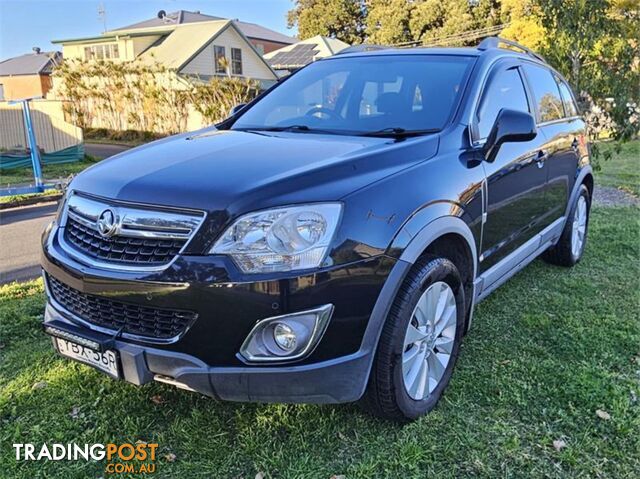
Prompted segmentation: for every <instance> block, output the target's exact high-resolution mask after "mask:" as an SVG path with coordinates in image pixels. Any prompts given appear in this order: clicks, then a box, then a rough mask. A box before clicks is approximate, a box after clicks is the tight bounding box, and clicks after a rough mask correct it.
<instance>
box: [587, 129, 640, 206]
mask: <svg viewBox="0 0 640 479" xmlns="http://www.w3.org/2000/svg"><path fill="white" fill-rule="evenodd" d="M602 148H603V149H604V150H606V149H608V148H611V146H610V145H608V144H606V143H605V144H603V146H602ZM600 165H601V169H600V171H597V172H596V184H598V185H601V186H613V187H617V188H620V189H622V190H624V191H626V192H627V193H631V194H633V195H635V196H640V141H631V142H629V143H626V144H624V145H622V151H621V152H620V154H618V155H614V157H613V158H612V159H611V160H609V161H601V162H600Z"/></svg>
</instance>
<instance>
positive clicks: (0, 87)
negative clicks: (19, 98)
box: [0, 83, 4, 101]
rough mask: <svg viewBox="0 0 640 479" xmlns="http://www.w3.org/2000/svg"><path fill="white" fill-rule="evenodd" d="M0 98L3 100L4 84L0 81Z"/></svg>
mask: <svg viewBox="0 0 640 479" xmlns="http://www.w3.org/2000/svg"><path fill="white" fill-rule="evenodd" d="M0 100H2V101H4V85H3V84H2V83H0Z"/></svg>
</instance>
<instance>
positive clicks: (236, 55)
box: [231, 48, 242, 75]
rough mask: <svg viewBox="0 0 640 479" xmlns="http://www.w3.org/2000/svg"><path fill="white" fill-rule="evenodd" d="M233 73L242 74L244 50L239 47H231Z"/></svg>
mask: <svg viewBox="0 0 640 479" xmlns="http://www.w3.org/2000/svg"><path fill="white" fill-rule="evenodd" d="M231 73H233V74H234V75H242V50H241V49H239V48H232V49H231Z"/></svg>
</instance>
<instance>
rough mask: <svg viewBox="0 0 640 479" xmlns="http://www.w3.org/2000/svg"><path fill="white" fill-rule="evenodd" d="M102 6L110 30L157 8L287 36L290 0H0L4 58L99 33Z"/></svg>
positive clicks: (0, 45)
mask: <svg viewBox="0 0 640 479" xmlns="http://www.w3.org/2000/svg"><path fill="white" fill-rule="evenodd" d="M101 4H102V5H103V6H104V10H105V11H106V23H107V29H113V28H118V27H123V26H125V25H129V24H132V23H136V22H139V21H142V20H147V19H149V18H153V17H155V16H156V14H157V13H158V11H159V10H165V11H166V12H167V13H171V12H174V11H176V10H191V11H194V10H200V12H202V13H205V14H210V15H215V16H218V17H224V18H238V19H240V20H243V21H246V22H253V23H259V24H260V25H263V26H265V27H267V28H271V29H272V30H276V31H278V32H281V33H284V34H286V35H291V36H293V35H295V31H294V30H289V29H287V20H286V15H287V11H288V10H290V9H291V8H292V5H293V2H292V1H291V0H129V1H127V0H102V1H100V0H0V61H1V60H5V59H7V58H11V57H14V56H17V55H22V54H24V53H29V52H31V49H32V48H33V47H40V49H41V50H42V51H50V50H60V49H61V46H60V45H53V44H52V43H51V40H57V39H66V38H77V37H85V36H95V35H99V34H100V33H102V31H103V30H104V25H103V22H102V20H101V19H100V18H99V16H98V8H99V6H100V5H101Z"/></svg>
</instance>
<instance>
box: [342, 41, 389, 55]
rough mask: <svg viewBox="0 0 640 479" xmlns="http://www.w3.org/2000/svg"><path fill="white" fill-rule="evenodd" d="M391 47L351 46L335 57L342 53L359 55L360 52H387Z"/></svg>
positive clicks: (364, 44) (372, 45)
mask: <svg viewBox="0 0 640 479" xmlns="http://www.w3.org/2000/svg"><path fill="white" fill-rule="evenodd" d="M389 48H392V47H386V46H384V45H374V44H367V43H363V44H362V45H353V46H351V47H347V48H345V49H344V50H340V51H339V52H338V53H336V54H335V55H342V54H343V53H361V52H371V51H374V50H387V49H389Z"/></svg>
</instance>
